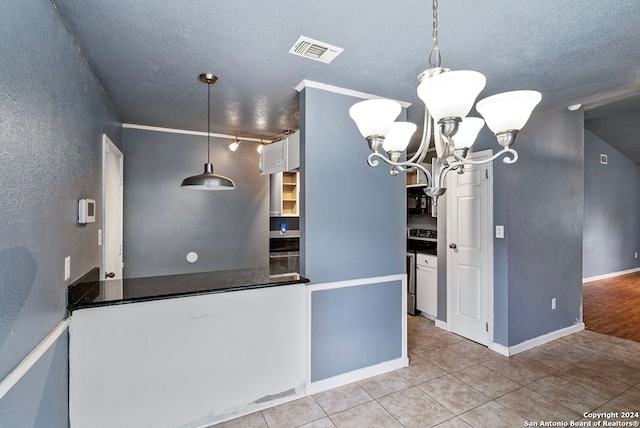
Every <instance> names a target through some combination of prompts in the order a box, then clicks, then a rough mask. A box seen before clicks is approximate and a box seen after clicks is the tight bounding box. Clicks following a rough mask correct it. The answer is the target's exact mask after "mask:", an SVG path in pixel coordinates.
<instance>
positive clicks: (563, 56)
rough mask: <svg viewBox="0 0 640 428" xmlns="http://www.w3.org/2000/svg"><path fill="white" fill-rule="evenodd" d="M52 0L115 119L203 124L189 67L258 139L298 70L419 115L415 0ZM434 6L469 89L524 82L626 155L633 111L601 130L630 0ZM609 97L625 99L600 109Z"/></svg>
mask: <svg viewBox="0 0 640 428" xmlns="http://www.w3.org/2000/svg"><path fill="white" fill-rule="evenodd" d="M52 1H53V2H54V4H55V5H56V6H57V7H58V9H59V11H60V14H61V16H62V18H63V20H64V21H65V23H66V24H67V26H68V27H69V30H70V32H71V33H72V34H73V36H74V37H75V38H76V41H77V43H78V45H79V47H80V49H81V50H82V52H83V53H84V54H85V56H86V57H87V60H88V62H89V64H90V66H91V67H92V68H93V70H94V72H95V74H96V76H97V78H98V80H99V81H100V83H101V84H102V86H103V87H104V89H105V91H106V93H107V95H108V96H109V98H110V99H111V101H112V103H113V105H114V106H115V108H116V109H117V110H118V112H119V113H120V116H121V118H122V120H123V121H124V122H126V123H132V124H140V125H149V126H160V127H169V128H179V129H190V130H200V131H203V130H206V93H207V91H206V87H205V85H204V84H202V83H200V82H199V80H198V78H197V76H198V75H199V74H200V73H203V72H210V73H214V74H216V75H217V76H218V77H219V78H220V80H219V81H218V83H216V84H215V85H214V86H213V87H212V91H211V92H212V131H215V132H218V133H224V134H232V135H235V134H236V133H239V134H240V135H241V136H246V137H249V136H252V137H259V138H266V139H268V138H272V137H273V136H275V135H277V134H281V133H282V132H283V131H284V130H286V129H296V128H298V127H299V124H298V121H299V104H298V93H297V92H296V90H295V89H294V88H295V86H296V85H297V84H298V83H300V82H301V81H302V80H303V79H307V80H313V81H317V82H321V83H325V84H329V85H335V86H339V87H343V88H348V89H353V90H357V91H362V92H366V93H371V94H376V95H380V96H384V97H391V98H395V99H399V100H403V101H408V102H410V103H412V104H413V106H412V107H411V108H410V110H409V119H410V120H413V121H415V122H420V120H421V117H422V114H423V112H422V109H423V107H422V102H421V101H420V100H419V99H418V98H417V96H416V86H417V79H416V77H417V75H418V74H419V73H420V72H422V71H423V70H424V69H426V68H427V67H428V55H429V51H430V49H431V45H432V38H431V2H430V1H428V0H426V1H425V0H420V1H418V0H402V1H395V2H394V1H389V0H354V1H344V0H322V1H318V0H306V1H305V0H272V1H251V2H248V1H238V0H190V1H178V0H168V1H167V0H165V1H159V0H136V1H131V0H93V1H91V2H87V1H86V0H52ZM438 15H439V34H440V44H441V50H442V65H443V66H445V67H448V68H452V69H458V70H459V69H471V70H476V71H480V72H482V73H484V74H485V75H486V76H487V87H486V89H485V90H484V91H483V93H482V94H481V95H480V98H482V97H485V96H488V95H491V94H494V93H497V92H502V91H507V90H514V89H535V90H538V91H540V92H542V96H543V101H542V103H541V105H540V106H539V109H560V108H565V107H566V106H568V105H571V104H575V103H582V104H583V105H584V108H585V110H587V113H586V114H585V117H586V118H587V119H589V117H591V119H589V120H593V121H594V122H593V127H592V128H593V129H591V128H590V129H591V130H592V132H594V133H595V134H596V135H598V136H600V137H601V138H603V139H605V140H606V141H607V142H609V143H610V144H612V145H613V143H614V142H613V141H609V140H608V138H609V137H611V136H613V135H615V139H616V141H615V143H616V144H619V146H618V147H617V148H618V149H619V150H620V151H622V152H623V153H625V154H627V155H628V156H630V157H631V156H634V157H633V159H634V160H635V161H636V163H638V164H640V155H639V154H638V150H637V147H636V149H635V152H633V151H631V154H629V150H628V149H627V148H625V147H624V144H623V143H621V142H620V141H621V140H620V138H621V137H620V133H622V134H625V133H626V134H625V136H623V139H625V138H627V136H630V135H631V134H632V133H633V134H634V142H635V141H637V138H635V136H636V135H640V134H639V133H638V132H639V131H640V126H639V125H636V123H637V122H640V121H638V120H629V119H628V118H627V119H626V120H623V123H626V125H625V127H626V128H628V127H632V128H633V130H632V132H631V131H630V130H628V129H623V130H620V129H616V134H608V133H607V132H608V127H609V126H612V127H614V128H619V127H618V126H616V123H617V122H616V121H618V120H620V118H621V117H623V116H624V117H627V116H625V114H626V112H628V111H633V112H634V113H633V114H635V116H634V117H637V113H638V108H637V107H636V106H638V105H640V103H637V101H638V98H639V97H638V95H640V32H639V31H638V28H640V2H639V1H638V0H581V1H576V0H536V1H524V0H519V1H515V0H491V1H483V2H480V1H478V0H443V1H440V4H439V14H438ZM300 35H305V36H308V37H311V38H314V39H316V40H320V41H323V42H326V43H330V44H333V45H336V46H339V47H341V48H344V52H342V54H340V55H339V56H338V57H337V59H336V60H335V61H334V62H333V63H331V64H323V63H320V62H317V61H312V60H309V59H306V58H301V57H298V56H294V55H291V54H289V53H288V50H289V48H290V47H291V46H292V45H293V43H294V42H295V41H296V40H297V38H298V36H300ZM619 99H625V100H626V105H625V106H624V108H623V109H622V110H617V107H616V108H613V109H612V111H614V114H613V116H612V115H609V114H608V113H607V109H608V108H607V105H608V104H610V103H612V102H615V101H616V100H619ZM632 101H633V102H632ZM614 104H615V103H614ZM612 105H613V104H612ZM595 107H597V109H594V108H595ZM591 109H594V110H593V112H592V115H591V116H590V115H589V112H588V110H591ZM596 120H597V121H598V123H599V124H600V125H597V124H596V123H595V121H596ZM635 146H637V144H635ZM633 153H635V154H633Z"/></svg>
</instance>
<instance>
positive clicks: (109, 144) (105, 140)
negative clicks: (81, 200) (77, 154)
mask: <svg viewBox="0 0 640 428" xmlns="http://www.w3.org/2000/svg"><path fill="white" fill-rule="evenodd" d="M108 151H112V152H114V153H116V155H117V156H118V157H119V165H118V169H119V173H120V180H121V184H120V199H121V201H122V202H123V203H124V186H123V180H124V153H122V151H121V150H120V149H119V148H118V146H116V145H115V144H114V143H113V141H111V139H110V138H109V137H108V136H107V134H102V231H103V238H102V242H101V245H102V269H101V270H100V271H101V272H100V279H101V280H104V279H105V261H106V258H107V254H106V253H107V251H106V248H107V246H106V245H104V239H105V238H106V233H107V230H106V228H105V223H106V220H107V210H108V208H107V195H106V191H105V187H106V186H105V183H106V180H107V167H106V163H107V152H108ZM123 203H122V204H121V206H123ZM119 214H120V224H121V225H122V227H123V230H124V215H123V211H120V212H119ZM120 240H121V242H120V253H121V254H120V261H121V262H122V245H123V244H124V242H123V241H124V233H123V236H122V237H121V238H120Z"/></svg>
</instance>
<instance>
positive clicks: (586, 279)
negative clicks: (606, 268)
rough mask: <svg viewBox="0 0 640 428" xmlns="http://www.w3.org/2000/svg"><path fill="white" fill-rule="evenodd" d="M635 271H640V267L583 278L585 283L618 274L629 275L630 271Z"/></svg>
mask: <svg viewBox="0 0 640 428" xmlns="http://www.w3.org/2000/svg"><path fill="white" fill-rule="evenodd" d="M634 272H640V267H637V268H633V269H627V270H621V271H619V272H611V273H607V274H604V275H597V276H590V277H588V278H582V283H583V284H584V283H586V282H591V281H598V280H601V279H607V278H614V277H616V276H620V275H627V274H629V273H634Z"/></svg>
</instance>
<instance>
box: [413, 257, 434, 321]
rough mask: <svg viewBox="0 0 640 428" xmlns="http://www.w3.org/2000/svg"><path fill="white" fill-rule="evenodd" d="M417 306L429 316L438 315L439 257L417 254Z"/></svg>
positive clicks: (431, 317)
mask: <svg viewBox="0 0 640 428" xmlns="http://www.w3.org/2000/svg"><path fill="white" fill-rule="evenodd" d="M416 308H417V309H418V310H419V311H421V312H422V313H423V314H424V315H425V316H426V317H427V318H430V319H436V317H437V315H438V258H437V257H436V256H432V255H429V254H422V253H417V254H416Z"/></svg>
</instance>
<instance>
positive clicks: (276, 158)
mask: <svg viewBox="0 0 640 428" xmlns="http://www.w3.org/2000/svg"><path fill="white" fill-rule="evenodd" d="M299 167H300V131H297V132H294V133H293V134H291V135H289V136H288V137H287V138H285V139H284V140H280V141H276V142H274V143H271V144H267V145H266V146H264V148H263V149H262V153H261V154H260V173H261V174H262V175H267V174H275V173H278V172H283V171H291V170H294V169H296V168H299Z"/></svg>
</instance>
